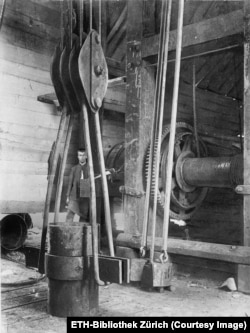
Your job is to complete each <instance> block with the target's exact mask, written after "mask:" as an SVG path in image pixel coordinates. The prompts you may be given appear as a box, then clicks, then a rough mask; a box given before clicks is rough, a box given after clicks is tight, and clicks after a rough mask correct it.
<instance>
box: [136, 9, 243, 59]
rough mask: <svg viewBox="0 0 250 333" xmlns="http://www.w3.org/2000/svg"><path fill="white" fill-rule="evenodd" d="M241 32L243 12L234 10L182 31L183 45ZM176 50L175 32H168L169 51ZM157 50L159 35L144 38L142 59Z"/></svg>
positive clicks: (155, 52) (186, 27) (189, 26)
mask: <svg viewBox="0 0 250 333" xmlns="http://www.w3.org/2000/svg"><path fill="white" fill-rule="evenodd" d="M242 32H243V11H242V10H236V11H233V12H231V13H229V14H225V15H220V16H217V17H214V18H211V19H208V20H204V21H202V22H199V23H194V24H190V25H187V26H185V27H184V29H183V45H182V47H183V48H184V47H187V46H191V45H197V44H201V43H206V42H209V41H212V40H216V39H220V38H224V37H229V36H232V35H236V34H240V33H242ZM175 48H176V30H174V31H171V32H170V37H169V51H173V50H175ZM158 49H159V35H154V36H152V37H147V38H144V39H143V41H142V57H143V58H146V57H149V56H154V55H156V54H157V53H158Z"/></svg>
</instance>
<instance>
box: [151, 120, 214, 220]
mask: <svg viewBox="0 0 250 333" xmlns="http://www.w3.org/2000/svg"><path fill="white" fill-rule="evenodd" d="M169 135H170V126H166V127H165V128H164V130H163V134H162V137H161V155H160V170H159V189H158V193H157V206H158V207H157V213H158V215H159V216H163V213H164V197H165V184H166V176H167V175H166V172H167V159H168V145H169ZM199 147H200V157H205V156H207V150H206V146H205V144H204V142H203V141H202V140H201V139H199ZM155 149H156V147H155ZM155 149H154V151H155ZM149 155H150V145H149V147H148V149H147V151H146V157H145V168H144V180H145V190H146V184H147V178H148V176H149V157H150V156H149ZM153 155H154V156H155V154H153ZM187 155H189V156H192V157H197V149H196V143H195V138H194V134H193V128H192V126H190V125H189V124H187V123H185V122H178V123H177V124H176V136H175V147H174V164H173V173H172V190H171V202H170V217H172V218H174V219H178V220H187V219H189V218H190V217H191V216H192V215H193V214H194V213H195V211H196V210H197V208H198V207H199V206H200V205H201V203H202V202H203V200H204V199H205V197H206V194H207V191H208V189H207V188H204V187H203V188H192V187H188V186H186V187H185V186H184V184H181V182H180V179H179V178H180V177H178V174H179V173H180V170H179V165H180V164H181V163H178V162H179V160H181V158H182V156H187ZM154 162H155V161H154ZM156 176H157V175H156V174H155V168H154V163H153V168H152V184H151V198H153V193H154V186H155V180H156Z"/></svg>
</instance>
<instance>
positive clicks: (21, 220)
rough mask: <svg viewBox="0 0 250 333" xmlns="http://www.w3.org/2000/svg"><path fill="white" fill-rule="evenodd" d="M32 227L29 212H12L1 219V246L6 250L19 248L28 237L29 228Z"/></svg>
mask: <svg viewBox="0 0 250 333" xmlns="http://www.w3.org/2000/svg"><path fill="white" fill-rule="evenodd" d="M31 227H32V220H31V217H30V215H29V214H23V213H18V214H10V215H6V216H5V217H4V218H3V219H2V220H1V221H0V233H1V247H2V248H3V249H5V250H12V251H13V250H17V249H19V248H20V247H22V246H23V245H24V243H25V240H26V238H27V234H28V229H29V228H31Z"/></svg>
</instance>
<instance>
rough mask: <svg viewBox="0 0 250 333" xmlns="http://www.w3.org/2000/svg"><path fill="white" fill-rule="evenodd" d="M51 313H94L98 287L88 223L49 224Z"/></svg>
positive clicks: (57, 314)
mask: <svg viewBox="0 0 250 333" xmlns="http://www.w3.org/2000/svg"><path fill="white" fill-rule="evenodd" d="M48 233H49V242H48V253H47V254H46V256H45V267H46V275H47V278H48V312H49V314H51V315H52V316H57V317H64V318H65V317H77V316H94V315H96V314H97V311H98V303H99V302H98V301H99V300H98V298H99V290H98V285H97V284H96V282H95V279H94V273H93V263H92V256H91V255H92V246H91V244H92V242H91V237H92V235H91V226H90V225H89V224H87V223H71V224H66V223H58V224H50V225H49V230H48Z"/></svg>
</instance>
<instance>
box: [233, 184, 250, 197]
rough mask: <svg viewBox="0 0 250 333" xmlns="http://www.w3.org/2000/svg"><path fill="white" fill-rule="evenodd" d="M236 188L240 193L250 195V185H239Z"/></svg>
mask: <svg viewBox="0 0 250 333" xmlns="http://www.w3.org/2000/svg"><path fill="white" fill-rule="evenodd" d="M234 190H235V192H236V193H238V194H243V195H250V185H238V186H236V188H235V189H234Z"/></svg>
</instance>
